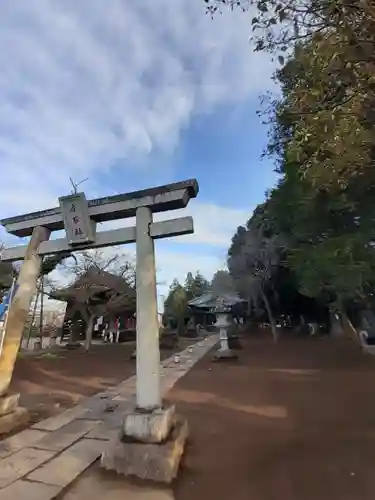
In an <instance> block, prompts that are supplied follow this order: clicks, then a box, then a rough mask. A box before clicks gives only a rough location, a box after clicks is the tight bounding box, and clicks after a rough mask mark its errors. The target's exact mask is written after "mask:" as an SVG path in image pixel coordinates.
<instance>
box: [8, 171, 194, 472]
mask: <svg viewBox="0 0 375 500" xmlns="http://www.w3.org/2000/svg"><path fill="white" fill-rule="evenodd" d="M197 194H198V183H197V181H196V180H194V179H193V180H187V181H183V182H177V183H174V184H169V185H166V186H160V187H155V188H151V189H146V190H142V191H137V192H132V193H126V194H120V195H115V196H109V197H106V198H100V199H95V200H89V201H87V200H86V197H85V194H84V193H74V194H72V195H70V196H64V197H62V198H59V203H60V206H59V207H56V208H52V209H49V210H45V211H42V212H34V213H30V214H26V215H21V216H17V217H11V218H7V219H3V220H1V221H0V223H1V224H2V225H3V226H4V227H5V229H6V230H7V232H8V233H10V234H13V235H16V236H19V237H25V236H31V239H30V241H29V243H28V245H27V246H17V247H14V248H8V249H5V250H4V251H3V253H2V256H1V260H3V261H17V260H21V259H23V264H22V266H21V270H20V274H19V277H18V281H17V284H18V288H17V291H16V294H15V296H14V298H13V301H12V304H11V306H10V309H9V316H8V321H7V325H6V331H5V335H4V339H3V346H2V352H1V356H0V434H1V433H3V432H9V431H10V430H12V428H14V427H15V426H17V425H20V424H23V423H24V422H25V420H26V419H27V411H26V410H25V409H24V408H20V407H19V406H18V397H19V395H11V394H9V393H8V390H9V385H10V382H11V378H12V373H13V370H14V365H15V362H16V358H17V353H18V350H19V347H20V342H21V338H22V332H23V328H24V325H25V323H26V320H27V317H28V314H29V308H30V304H31V301H32V298H33V295H34V294H35V292H36V286H37V280H38V277H39V273H40V267H41V261H42V258H43V256H45V255H49V254H56V253H59V252H66V251H79V250H83V249H90V248H100V247H106V246H111V245H119V244H124V243H134V242H135V243H136V276H137V279H136V292H137V349H136V352H137V381H136V393H137V394H136V408H135V409H134V411H133V412H132V413H130V414H128V415H126V416H125V420H124V426H123V429H124V436H123V437H124V439H123V441H128V442H129V440H130V441H132V443H133V444H134V443H143V444H144V443H147V446H149V445H150V443H153V444H155V446H157V445H158V444H159V445H160V449H162V448H163V445H162V443H165V442H166V440H167V438H168V436H169V435H170V434H171V432H172V428H173V425H174V422H175V420H176V419H175V416H174V409H173V408H163V406H162V397H161V387H160V352H159V324H158V317H157V294H156V268H155V252H154V240H155V239H159V238H166V237H169V236H177V235H183V234H191V233H193V232H194V228H193V220H192V218H191V217H182V218H177V219H171V220H166V221H162V222H153V213H155V212H165V211H169V210H175V209H179V208H184V207H186V205H187V204H188V202H189V200H190V199H191V198H195V197H196V196H197ZM134 216H135V218H136V224H135V226H134V227H125V228H122V229H114V230H110V231H101V232H96V225H97V223H99V222H104V221H112V220H117V219H123V218H129V217H134ZM61 229H65V232H66V238H61V239H53V240H50V239H49V238H50V235H51V233H52V232H53V231H56V230H61ZM174 434H176V433H175V432H174ZM168 449H170V446H169V448H168ZM129 452H130V453H131V454H132V457H133V459H132V460H134V449H133V448H132V450H131V451H129ZM144 452H145V449H144V448H142V447H141V448H140V455H139V456H140V457H143V455H144ZM136 455H137V453H136ZM165 458H166V457H164V458H163V459H162V460H164V461H165V462H168V460H165ZM153 460H155V458H153ZM125 462H127V461H126V460H125ZM125 462H124V467H125V469H126V467H127V466H126V465H125ZM103 465H105V466H106V467H110V465H108V460H107V463H106V464H103ZM143 467H147V464H144V465H143ZM114 468H117V469H118V464H116V466H114ZM124 472H125V473H126V470H125V471H124ZM133 473H134V467H133ZM135 473H136V474H137V472H135ZM166 474H167V475H168V471H166ZM139 475H140V476H143V477H145V475H144V471H143V472H142V471H140V472H139ZM166 477H167V476H166Z"/></svg>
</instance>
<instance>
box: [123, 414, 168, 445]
mask: <svg viewBox="0 0 375 500" xmlns="http://www.w3.org/2000/svg"><path fill="white" fill-rule="evenodd" d="M174 417H175V407H174V406H169V407H167V408H159V409H156V410H154V411H152V412H142V411H137V410H135V411H134V412H132V413H128V414H127V415H125V418H124V423H123V435H122V439H123V441H130V440H133V441H140V442H142V443H161V442H162V441H164V440H165V439H167V437H168V435H169V433H170V432H171V429H172V426H173V421H174Z"/></svg>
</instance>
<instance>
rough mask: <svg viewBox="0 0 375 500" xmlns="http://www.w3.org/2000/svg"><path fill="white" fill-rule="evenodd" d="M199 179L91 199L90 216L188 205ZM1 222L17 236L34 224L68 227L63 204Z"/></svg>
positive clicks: (121, 215) (112, 217)
mask: <svg viewBox="0 0 375 500" xmlns="http://www.w3.org/2000/svg"><path fill="white" fill-rule="evenodd" d="M198 190H199V187H198V182H197V181H196V180H195V179H190V180H187V181H182V182H176V183H173V184H167V185H165V186H158V187H153V188H149V189H143V190H141V191H133V192H131V193H124V194H118V195H114V196H106V197H105V198H98V199H95V200H89V201H88V211H89V215H90V218H91V219H92V220H93V221H95V222H105V221H111V220H116V219H124V218H127V217H134V216H135V212H136V210H137V208H139V207H142V206H148V207H150V209H151V210H152V212H165V211H168V210H176V209H179V208H184V207H186V205H187V204H188V203H189V200H190V199H191V198H195V197H196V196H197V194H198ZM0 224H1V225H2V226H4V227H5V229H6V230H7V232H8V233H10V234H14V235H15V236H21V237H24V236H30V235H31V234H32V232H33V229H34V227H36V226H43V227H47V228H48V229H50V230H51V231H56V230H61V229H64V221H63V214H62V212H61V209H60V207H55V208H51V209H48V210H43V211H40V212H32V213H29V214H25V215H18V216H16V217H9V218H7V219H2V220H1V221H0Z"/></svg>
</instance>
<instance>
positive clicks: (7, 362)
mask: <svg viewBox="0 0 375 500" xmlns="http://www.w3.org/2000/svg"><path fill="white" fill-rule="evenodd" d="M50 233H51V231H50V230H49V229H46V228H44V227H36V228H34V230H33V234H32V236H31V239H30V242H29V244H28V247H27V250H26V255H25V258H24V261H23V263H22V266H21V269H20V274H19V277H18V280H17V285H18V287H17V290H16V293H15V296H14V298H13V300H12V303H11V304H10V305H9V311H8V319H7V322H6V329H5V332H4V337H3V344H2V349H1V354H0V435H1V434H6V433H8V432H11V431H13V430H14V429H16V428H17V427H19V426H22V425H24V424H25V423H26V422H27V421H28V418H29V416H28V412H27V410H26V408H22V407H20V406H18V401H19V396H20V395H19V394H11V393H9V386H10V382H11V380H12V374H13V370H14V366H15V364H16V360H17V354H18V351H19V348H20V345H21V341H22V334H23V330H24V328H25V325H26V322H27V318H28V314H29V310H30V304H31V301H32V299H33V296H34V295H35V292H36V287H37V281H38V278H39V274H40V268H41V262H42V259H41V257H40V256H39V255H38V249H39V245H40V244H41V243H42V242H43V241H47V240H48V239H49V237H50Z"/></svg>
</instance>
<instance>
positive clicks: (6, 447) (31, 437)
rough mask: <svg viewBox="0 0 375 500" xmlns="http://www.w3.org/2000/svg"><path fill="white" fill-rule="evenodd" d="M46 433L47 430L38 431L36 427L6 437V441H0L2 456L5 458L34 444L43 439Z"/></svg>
mask: <svg viewBox="0 0 375 500" xmlns="http://www.w3.org/2000/svg"><path fill="white" fill-rule="evenodd" d="M46 434H47V432H43V431H38V430H36V429H26V430H24V431H22V432H19V433H18V434H15V435H14V436H11V437H9V438H7V439H4V441H0V458H5V457H7V456H9V455H11V454H12V453H15V452H16V451H18V450H20V449H22V448H26V447H27V446H30V445H32V444H33V443H35V442H37V441H39V440H40V439H42V437H44V436H45V435H46ZM0 463H1V462H0Z"/></svg>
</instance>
